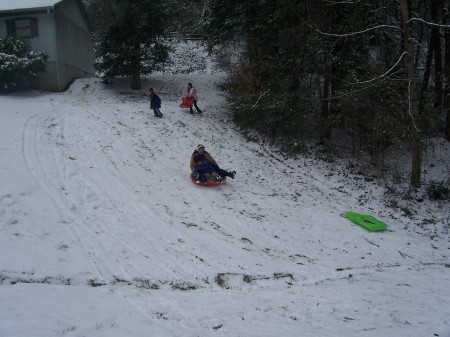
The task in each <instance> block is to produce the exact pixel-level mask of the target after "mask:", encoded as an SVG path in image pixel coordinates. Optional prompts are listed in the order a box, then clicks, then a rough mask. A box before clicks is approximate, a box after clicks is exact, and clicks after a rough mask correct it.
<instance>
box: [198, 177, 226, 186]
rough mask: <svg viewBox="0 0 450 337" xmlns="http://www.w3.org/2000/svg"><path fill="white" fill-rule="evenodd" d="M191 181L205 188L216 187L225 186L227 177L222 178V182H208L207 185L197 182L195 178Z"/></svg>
mask: <svg viewBox="0 0 450 337" xmlns="http://www.w3.org/2000/svg"><path fill="white" fill-rule="evenodd" d="M191 180H192V182H193V183H194V184H195V185H199V186H205V187H216V186H219V185H223V184H225V180H226V177H222V180H221V181H208V182H206V183H205V182H202V181H198V180H195V179H194V178H193V177H191Z"/></svg>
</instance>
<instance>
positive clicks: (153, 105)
mask: <svg viewBox="0 0 450 337" xmlns="http://www.w3.org/2000/svg"><path fill="white" fill-rule="evenodd" d="M148 93H149V94H150V109H152V110H153V113H154V114H155V117H158V118H162V116H163V114H162V113H161V111H160V110H159V109H161V98H159V96H158V95H157V94H156V93H155V91H154V90H153V88H150V89H148Z"/></svg>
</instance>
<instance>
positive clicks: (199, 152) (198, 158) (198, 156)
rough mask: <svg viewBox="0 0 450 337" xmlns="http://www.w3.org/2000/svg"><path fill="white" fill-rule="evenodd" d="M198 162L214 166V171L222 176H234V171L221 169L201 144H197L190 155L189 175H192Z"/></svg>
mask: <svg viewBox="0 0 450 337" xmlns="http://www.w3.org/2000/svg"><path fill="white" fill-rule="evenodd" d="M198 162H202V163H207V164H210V165H212V166H214V168H215V172H217V173H218V174H219V175H221V176H222V177H230V178H231V179H234V177H235V176H236V171H232V172H228V171H225V170H222V169H221V168H220V167H219V165H217V163H216V161H215V160H214V158H213V157H212V156H211V154H210V153H209V152H207V151H205V146H203V145H202V144H199V145H197V148H196V149H195V151H194V153H192V155H191V162H190V168H191V177H194V174H195V172H196V169H197V163H198Z"/></svg>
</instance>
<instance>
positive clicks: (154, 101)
mask: <svg viewBox="0 0 450 337" xmlns="http://www.w3.org/2000/svg"><path fill="white" fill-rule="evenodd" d="M160 108H161V98H159V96H158V95H157V94H155V93H152V94H150V109H160Z"/></svg>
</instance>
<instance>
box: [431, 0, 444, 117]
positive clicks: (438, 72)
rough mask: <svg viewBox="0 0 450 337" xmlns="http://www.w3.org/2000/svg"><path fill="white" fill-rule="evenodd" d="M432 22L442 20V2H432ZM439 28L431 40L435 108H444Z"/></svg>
mask: <svg viewBox="0 0 450 337" xmlns="http://www.w3.org/2000/svg"><path fill="white" fill-rule="evenodd" d="M431 20H432V22H433V23H436V24H439V23H441V20H442V1H441V0H432V1H431ZM439 30H440V29H439V27H436V26H433V28H432V30H431V40H432V45H433V49H434V93H435V95H436V96H435V101H434V107H435V108H436V107H440V106H442V92H443V90H442V50H441V37H440V33H439Z"/></svg>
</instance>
